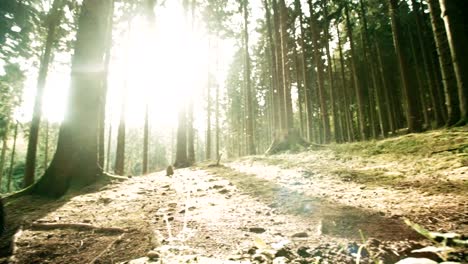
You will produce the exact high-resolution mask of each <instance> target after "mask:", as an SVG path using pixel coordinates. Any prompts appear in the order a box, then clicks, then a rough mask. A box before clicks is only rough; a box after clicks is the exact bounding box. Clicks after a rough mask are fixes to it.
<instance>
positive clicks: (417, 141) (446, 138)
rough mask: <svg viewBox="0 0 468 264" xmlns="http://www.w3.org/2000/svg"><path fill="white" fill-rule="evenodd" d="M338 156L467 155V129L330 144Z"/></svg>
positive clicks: (441, 130) (442, 130)
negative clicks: (443, 153) (448, 153)
mask: <svg viewBox="0 0 468 264" xmlns="http://www.w3.org/2000/svg"><path fill="white" fill-rule="evenodd" d="M329 147H330V149H331V150H333V151H334V152H336V153H340V154H343V153H345V154H359V155H362V156H374V155H380V154H395V155H418V156H428V155H432V154H436V153H442V152H445V151H448V152H452V153H468V127H466V126H465V127H461V128H453V129H440V130H433V131H429V132H425V133H419V134H408V135H404V136H399V137H395V138H388V139H384V140H379V141H375V140H374V141H364V142H356V143H346V144H330V146H329Z"/></svg>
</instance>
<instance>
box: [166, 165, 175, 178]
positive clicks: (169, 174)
mask: <svg viewBox="0 0 468 264" xmlns="http://www.w3.org/2000/svg"><path fill="white" fill-rule="evenodd" d="M172 175H174V168H172V166H171V165H169V166H167V169H166V176H172Z"/></svg>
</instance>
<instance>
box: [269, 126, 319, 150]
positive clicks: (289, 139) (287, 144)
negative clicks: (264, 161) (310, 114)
mask: <svg viewBox="0 0 468 264" xmlns="http://www.w3.org/2000/svg"><path fill="white" fill-rule="evenodd" d="M298 146H299V147H303V148H307V147H309V146H310V143H309V142H307V141H306V140H305V139H303V138H302V137H301V136H300V135H299V132H298V131H297V130H291V131H288V132H287V133H285V134H282V135H279V136H277V137H275V139H274V140H273V142H272V143H271V145H270V147H269V148H268V150H267V151H266V152H265V154H266V155H273V154H277V153H279V152H283V151H287V150H292V149H295V148H297V147H298Z"/></svg>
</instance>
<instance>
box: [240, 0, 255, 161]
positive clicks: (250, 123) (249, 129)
mask: <svg viewBox="0 0 468 264" xmlns="http://www.w3.org/2000/svg"><path fill="white" fill-rule="evenodd" d="M247 5H248V1H247V0H245V1H244V2H243V4H242V8H243V12H244V52H245V53H244V59H245V62H244V78H245V86H246V88H245V90H246V95H245V96H246V97H247V100H246V103H247V116H246V123H247V124H246V135H247V153H248V154H249V155H255V153H256V150H255V143H254V138H255V135H254V122H255V116H254V110H253V97H254V96H255V92H252V85H251V80H250V55H249V31H248V22H249V21H248V18H249V14H248V12H247Z"/></svg>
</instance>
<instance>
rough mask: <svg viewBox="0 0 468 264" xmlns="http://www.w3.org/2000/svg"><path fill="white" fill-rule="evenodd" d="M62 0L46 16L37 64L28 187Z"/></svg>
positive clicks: (30, 133) (27, 159) (27, 168)
mask: <svg viewBox="0 0 468 264" xmlns="http://www.w3.org/2000/svg"><path fill="white" fill-rule="evenodd" d="M62 6H63V1H62V0H54V2H53V4H52V8H51V11H50V13H49V14H48V16H47V22H48V23H47V38H46V41H45V44H44V53H43V54H42V59H41V65H40V66H39V75H38V78H37V85H36V86H37V91H36V98H35V101H34V110H33V117H32V120H31V126H30V129H29V140H28V149H27V152H26V164H25V169H24V178H23V186H24V187H28V186H30V185H31V184H33V183H34V174H35V171H36V153H37V142H38V138H39V126H40V123H41V116H42V100H43V95H44V88H45V83H46V79H47V72H48V70H49V63H50V59H51V55H52V48H53V45H54V40H55V30H56V28H57V25H58V24H59V23H60V18H61V16H62V14H61V13H62V11H61V9H62Z"/></svg>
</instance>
